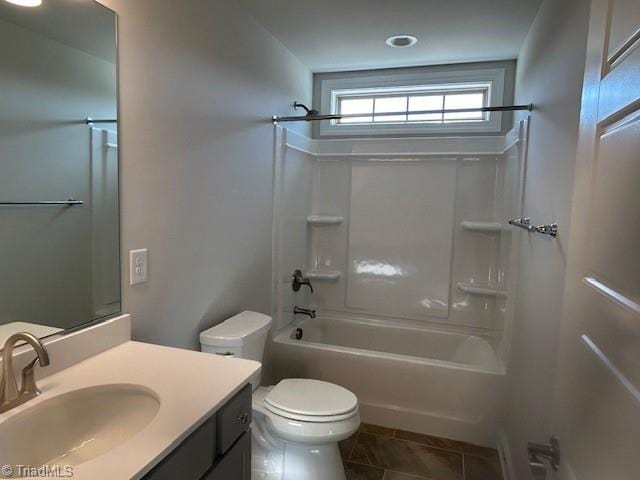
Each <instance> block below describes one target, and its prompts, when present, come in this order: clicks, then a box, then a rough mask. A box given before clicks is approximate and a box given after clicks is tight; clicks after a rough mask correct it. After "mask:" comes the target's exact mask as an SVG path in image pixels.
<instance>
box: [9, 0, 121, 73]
mask: <svg viewBox="0 0 640 480" xmlns="http://www.w3.org/2000/svg"><path fill="white" fill-rule="evenodd" d="M115 18H116V17H115V14H114V13H113V12H112V11H111V10H108V9H107V8H105V7H103V6H102V5H100V4H99V3H97V2H93V1H86V0H56V1H55V2H52V1H43V2H42V5H41V6H39V7H37V8H24V7H18V6H16V5H13V4H10V3H7V2H3V1H2V0H0V20H4V21H7V22H10V23H14V24H16V25H19V26H21V27H24V28H26V29H28V30H31V31H32V32H37V33H39V34H41V35H43V36H45V37H47V38H50V39H51V40H55V41H57V42H60V43H63V44H65V45H67V46H70V47H73V48H77V49H79V50H82V51H84V52H86V53H89V54H91V55H94V56H96V57H99V58H102V59H104V60H107V61H109V62H112V63H115V57H116V19H115Z"/></svg>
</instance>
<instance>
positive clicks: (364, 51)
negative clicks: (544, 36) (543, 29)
mask: <svg viewBox="0 0 640 480" xmlns="http://www.w3.org/2000/svg"><path fill="white" fill-rule="evenodd" d="M243 2H244V3H245V5H246V7H247V9H248V10H249V11H250V13H251V14H252V15H253V17H254V18H255V19H256V20H257V21H258V23H260V24H262V25H263V26H264V27H265V28H266V29H267V30H269V31H270V32H271V33H272V34H273V35H274V36H275V37H276V38H278V39H279V40H280V41H281V42H282V43H283V44H284V45H285V46H286V47H287V48H288V49H289V50H290V51H291V52H293V54H294V55H295V56H296V57H298V59H300V61H302V62H303V63H305V64H306V65H307V66H308V67H309V68H311V70H313V71H314V72H323V71H339V70H357V69H367V68H386V67H401V66H417V65H434V64H443V63H460V62H474V61H485V60H505V59H512V58H516V57H517V56H518V53H519V51H520V47H521V46H522V43H523V41H524V38H525V36H526V34H527V32H528V31H529V27H530V25H531V23H532V22H533V19H534V17H535V15H536V12H537V10H538V7H539V5H540V3H541V0H446V1H442V0H243ZM401 33H405V34H411V35H414V36H416V37H418V40H419V41H418V44H417V45H415V46H413V47H410V48H406V49H398V48H391V47H388V46H386V45H385V39H386V38H387V37H390V36H391V35H396V34H401Z"/></svg>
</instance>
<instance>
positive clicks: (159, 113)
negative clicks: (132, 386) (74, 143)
mask: <svg viewBox="0 0 640 480" xmlns="http://www.w3.org/2000/svg"><path fill="white" fill-rule="evenodd" d="M103 3H104V4H105V5H106V6H108V7H110V8H113V9H114V10H115V11H116V12H117V13H118V14H119V48H120V52H119V55H120V64H119V69H120V70H119V71H120V73H119V76H120V120H121V121H120V132H121V133H120V141H121V157H120V159H121V175H122V178H121V200H122V242H123V245H122V247H123V248H122V251H123V267H122V268H123V279H124V283H125V284H124V285H123V287H124V288H123V310H124V311H126V312H129V313H131V314H133V335H134V338H136V339H139V340H143V341H150V342H156V343H162V344H166V345H173V346H179V347H187V348H196V347H197V346H198V343H197V338H198V333H199V331H200V330H203V329H205V328H206V327H209V326H211V325H212V324H214V323H217V322H219V321H221V320H223V319H224V318H226V317H227V316H229V315H231V314H234V313H236V312H238V311H241V310H244V309H254V310H258V311H261V312H265V313H269V311H270V297H271V237H272V179H273V148H274V147H273V138H274V129H273V126H272V125H271V123H270V122H269V121H268V119H269V118H270V117H271V116H272V115H274V114H278V115H282V114H287V113H289V112H290V109H289V108H288V105H290V104H291V103H293V101H294V100H298V101H302V102H310V99H311V89H312V78H311V73H310V71H309V70H308V69H307V68H306V67H304V66H303V65H302V64H301V63H300V62H298V61H297V60H296V59H295V58H294V57H293V56H292V55H291V54H290V53H289V52H288V51H287V50H286V49H285V48H284V47H283V46H282V45H281V44H280V43H279V42H278V41H276V40H275V39H274V38H273V37H272V36H271V35H270V34H268V33H267V32H266V31H265V30H264V29H263V28H261V27H260V26H258V25H257V24H256V23H255V22H254V21H253V20H252V19H251V18H250V17H249V16H248V15H247V14H246V13H245V12H244V11H242V10H241V9H240V7H239V6H238V5H237V2H229V1H223V0H209V1H205V0H189V1H181V2H177V1H175V0H136V1H131V0H103ZM143 247H147V248H148V249H149V282H148V283H146V284H142V285H137V286H135V287H130V286H129V285H128V282H126V279H127V278H128V265H127V259H126V256H127V255H128V251H129V250H130V249H133V248H143Z"/></svg>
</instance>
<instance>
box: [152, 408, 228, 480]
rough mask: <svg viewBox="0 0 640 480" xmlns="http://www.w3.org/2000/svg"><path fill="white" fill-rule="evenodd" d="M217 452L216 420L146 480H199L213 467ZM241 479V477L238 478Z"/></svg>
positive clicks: (159, 466) (200, 428)
mask: <svg viewBox="0 0 640 480" xmlns="http://www.w3.org/2000/svg"><path fill="white" fill-rule="evenodd" d="M215 451H216V419H215V417H212V418H210V419H209V420H207V421H206V422H205V423H204V424H203V425H202V426H200V427H199V428H198V429H197V430H196V431H195V432H193V433H192V434H191V435H189V437H187V439H186V440H185V441H183V442H182V443H181V444H180V445H179V446H178V447H177V448H176V449H175V450H174V451H173V452H171V453H170V454H169V455H168V456H167V457H166V458H165V459H164V460H162V462H160V463H159V464H158V465H157V466H156V467H155V468H154V469H153V470H151V472H149V473H148V474H147V475H146V476H145V477H144V480H175V479H177V478H179V479H182V480H197V479H199V478H202V476H203V475H204V474H205V472H206V471H207V470H209V469H210V468H211V466H212V465H213V460H214V458H215ZM238 478H240V477H238Z"/></svg>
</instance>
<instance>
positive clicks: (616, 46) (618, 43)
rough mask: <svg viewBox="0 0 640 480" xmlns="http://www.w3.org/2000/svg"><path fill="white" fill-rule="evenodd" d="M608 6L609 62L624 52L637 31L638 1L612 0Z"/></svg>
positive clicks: (639, 11)
mask: <svg viewBox="0 0 640 480" xmlns="http://www.w3.org/2000/svg"><path fill="white" fill-rule="evenodd" d="M610 8H611V13H610V16H609V18H610V21H609V38H608V48H607V53H608V55H607V57H608V61H609V62H610V63H611V62H612V61H615V59H616V58H619V57H620V56H621V55H623V54H624V51H625V50H626V49H627V48H628V47H629V44H630V43H633V41H634V39H635V36H636V35H637V34H638V32H639V31H638V25H640V2H638V1H637V0H613V1H612V2H611V7H610Z"/></svg>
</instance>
